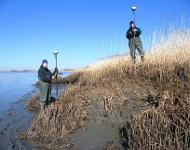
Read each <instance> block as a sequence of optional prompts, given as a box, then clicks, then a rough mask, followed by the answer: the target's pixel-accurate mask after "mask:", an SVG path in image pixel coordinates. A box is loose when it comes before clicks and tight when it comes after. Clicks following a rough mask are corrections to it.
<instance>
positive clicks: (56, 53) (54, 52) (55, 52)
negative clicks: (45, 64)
mask: <svg viewBox="0 0 190 150" xmlns="http://www.w3.org/2000/svg"><path fill="white" fill-rule="evenodd" d="M53 54H54V56H55V61H56V68H57V55H58V54H59V52H58V51H53ZM57 76H58V75H56V78H55V80H56V98H57V99H58V84H57Z"/></svg>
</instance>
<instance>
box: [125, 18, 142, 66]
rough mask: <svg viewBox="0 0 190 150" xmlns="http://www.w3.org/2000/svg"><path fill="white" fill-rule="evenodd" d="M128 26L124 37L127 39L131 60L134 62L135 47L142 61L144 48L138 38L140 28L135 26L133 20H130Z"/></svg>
mask: <svg viewBox="0 0 190 150" xmlns="http://www.w3.org/2000/svg"><path fill="white" fill-rule="evenodd" d="M129 25H130V27H129V29H128V31H127V35H126V37H127V38H128V40H129V48H130V54H131V59H132V62H133V63H134V64H135V63H136V49H137V50H138V51H139V53H140V56H141V61H142V62H143V61H144V50H143V46H142V41H141V38H140V35H141V33H142V31H141V29H140V28H138V27H136V25H135V22H134V21H131V22H130V23H129Z"/></svg>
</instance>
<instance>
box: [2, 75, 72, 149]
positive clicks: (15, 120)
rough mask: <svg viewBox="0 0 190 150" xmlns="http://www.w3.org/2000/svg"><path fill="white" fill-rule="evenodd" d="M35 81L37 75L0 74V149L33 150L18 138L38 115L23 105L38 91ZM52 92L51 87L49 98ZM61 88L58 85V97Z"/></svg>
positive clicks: (27, 143)
mask: <svg viewBox="0 0 190 150" xmlns="http://www.w3.org/2000/svg"><path fill="white" fill-rule="evenodd" d="M69 74H70V73H64V74H62V75H61V76H62V77H65V76H67V75H69ZM37 80H38V78H37V73H0V150H7V149H23V150H25V149H26V150H34V149H36V148H33V147H32V145H31V144H30V143H29V142H28V141H27V140H25V139H22V138H21V137H22V134H24V133H26V132H27V130H28V129H29V127H30V126H31V123H32V120H33V118H34V117H35V116H36V115H37V114H36V113H35V112H29V111H27V109H26V105H25V104H26V101H27V100H29V99H30V98H31V97H32V96H33V95H35V94H36V93H38V92H39V89H38V88H37V86H35V83H36V82H37ZM55 89H56V88H55V85H53V86H52V96H55V93H56V92H55ZM64 89H65V86H64V85H58V91H59V95H61V94H62V93H63V91H64Z"/></svg>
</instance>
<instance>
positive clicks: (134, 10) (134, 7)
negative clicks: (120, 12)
mask: <svg viewBox="0 0 190 150" xmlns="http://www.w3.org/2000/svg"><path fill="white" fill-rule="evenodd" d="M136 9H137V7H136V6H132V7H131V11H132V13H133V21H134V23H135V19H136V18H135V12H136ZM133 57H134V58H133V59H134V60H133V63H134V64H135V63H136V43H135V32H134V50H133Z"/></svg>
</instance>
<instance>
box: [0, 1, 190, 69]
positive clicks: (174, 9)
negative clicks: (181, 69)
mask: <svg viewBox="0 0 190 150" xmlns="http://www.w3.org/2000/svg"><path fill="white" fill-rule="evenodd" d="M132 5H136V6H137V15H136V22H137V26H139V27H140V28H141V29H142V31H143V34H142V39H146V38H147V37H148V36H149V35H151V34H152V33H153V32H154V31H157V30H159V29H160V28H161V27H163V26H164V27H165V28H169V27H170V26H172V25H173V24H175V26H177V27H178V26H180V25H181V24H182V22H183V24H184V25H185V26H186V27H190V10H189V8H190V0H0V52H1V55H0V60H1V63H0V70H9V69H38V67H39V65H40V63H41V60H42V59H44V58H46V59H48V60H49V63H50V68H53V67H54V65H55V60H54V57H53V54H52V51H53V50H59V51H60V54H59V57H58V62H59V67H60V68H81V67H84V66H86V65H88V64H91V63H93V62H95V61H96V60H98V59H101V58H104V57H107V56H109V55H115V54H120V53H124V52H126V53H127V52H128V42H127V40H126V38H125V32H126V30H127V29H128V22H129V21H130V20H131V19H132V13H131V11H130V7H131V6H132ZM182 20H183V21H182ZM143 43H144V45H146V46H147V45H148V44H147V43H146V40H143ZM146 46H145V47H146Z"/></svg>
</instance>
